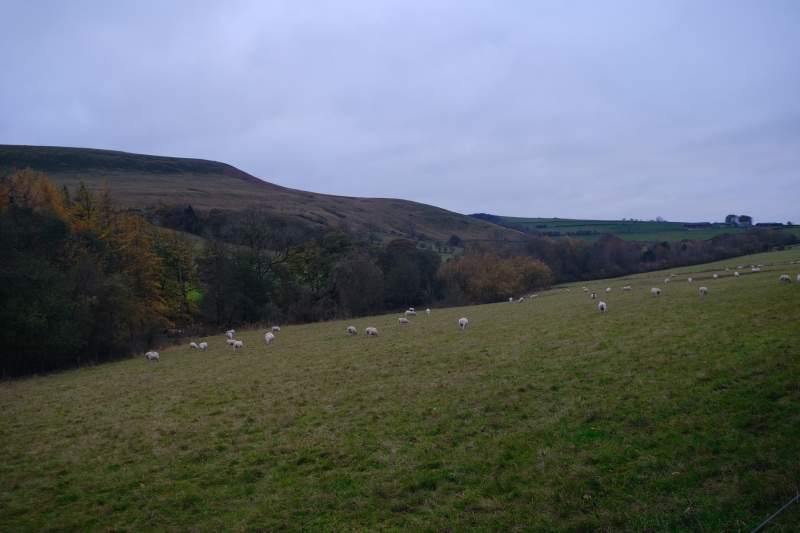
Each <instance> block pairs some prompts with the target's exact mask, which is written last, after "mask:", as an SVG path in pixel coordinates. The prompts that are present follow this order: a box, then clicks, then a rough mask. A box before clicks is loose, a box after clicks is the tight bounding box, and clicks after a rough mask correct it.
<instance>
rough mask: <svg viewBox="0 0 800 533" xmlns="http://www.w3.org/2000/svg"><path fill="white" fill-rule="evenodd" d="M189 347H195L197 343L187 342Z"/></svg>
mask: <svg viewBox="0 0 800 533" xmlns="http://www.w3.org/2000/svg"><path fill="white" fill-rule="evenodd" d="M189 348H197V344H196V343H194V342H190V343H189Z"/></svg>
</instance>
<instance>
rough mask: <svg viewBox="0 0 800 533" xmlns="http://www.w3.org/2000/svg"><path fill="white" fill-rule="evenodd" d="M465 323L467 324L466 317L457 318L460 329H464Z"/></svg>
mask: <svg viewBox="0 0 800 533" xmlns="http://www.w3.org/2000/svg"><path fill="white" fill-rule="evenodd" d="M467 324H469V320H467V319H466V318H459V319H458V325H459V326H460V327H461V329H466V327H467Z"/></svg>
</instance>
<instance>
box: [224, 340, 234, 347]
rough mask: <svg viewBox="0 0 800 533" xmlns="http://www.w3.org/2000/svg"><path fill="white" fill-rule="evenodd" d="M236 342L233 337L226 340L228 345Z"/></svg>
mask: <svg viewBox="0 0 800 533" xmlns="http://www.w3.org/2000/svg"><path fill="white" fill-rule="evenodd" d="M234 342H236V341H235V340H233V339H228V340H226V341H225V343H226V344H227V345H228V346H233V343H234Z"/></svg>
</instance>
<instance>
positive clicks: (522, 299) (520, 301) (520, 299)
mask: <svg viewBox="0 0 800 533" xmlns="http://www.w3.org/2000/svg"><path fill="white" fill-rule="evenodd" d="M524 301H525V298H523V297H522V296H520V297H519V300H517V302H519V303H522V302H524Z"/></svg>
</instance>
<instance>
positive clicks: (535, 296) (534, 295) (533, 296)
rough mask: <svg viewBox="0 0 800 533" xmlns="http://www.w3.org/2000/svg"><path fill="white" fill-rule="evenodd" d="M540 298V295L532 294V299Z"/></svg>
mask: <svg viewBox="0 0 800 533" xmlns="http://www.w3.org/2000/svg"><path fill="white" fill-rule="evenodd" d="M538 297H539V295H538V294H531V298H538Z"/></svg>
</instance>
